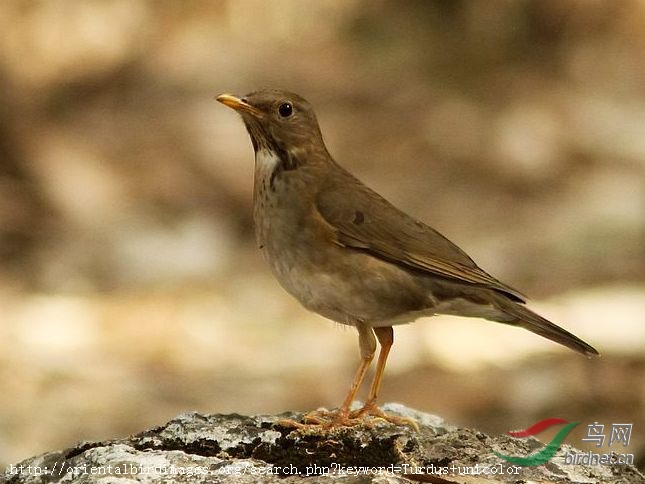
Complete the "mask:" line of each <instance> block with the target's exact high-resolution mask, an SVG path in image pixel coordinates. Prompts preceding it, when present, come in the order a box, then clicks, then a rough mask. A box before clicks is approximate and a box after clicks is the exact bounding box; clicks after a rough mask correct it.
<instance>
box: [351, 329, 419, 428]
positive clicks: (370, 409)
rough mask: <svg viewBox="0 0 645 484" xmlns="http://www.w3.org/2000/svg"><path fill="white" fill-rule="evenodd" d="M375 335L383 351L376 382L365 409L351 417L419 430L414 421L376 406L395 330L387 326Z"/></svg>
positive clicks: (375, 375) (373, 383)
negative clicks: (370, 419)
mask: <svg viewBox="0 0 645 484" xmlns="http://www.w3.org/2000/svg"><path fill="white" fill-rule="evenodd" d="M374 333H375V334H376V337H377V338H378V341H379V343H380V344H381V350H380V351H379V354H378V361H377V362H376V373H375V374H374V380H372V386H371V387H370V392H369V394H368V396H367V401H366V402H365V405H363V408H361V409H360V410H357V411H356V412H352V414H351V417H353V418H360V417H364V416H370V417H375V418H377V419H382V420H385V421H387V422H390V423H393V424H395V425H410V426H411V427H413V428H415V429H417V430H418V425H417V423H416V422H415V421H414V420H412V419H409V418H405V417H397V416H394V415H388V414H386V413H385V412H384V411H383V410H381V409H380V408H378V406H377V405H376V399H377V397H378V392H379V390H380V388H381V381H382V380H383V373H384V372H385V364H386V363H387V357H388V355H389V354H390V349H391V348H392V345H393V344H394V330H393V329H392V326H385V327H379V328H374Z"/></svg>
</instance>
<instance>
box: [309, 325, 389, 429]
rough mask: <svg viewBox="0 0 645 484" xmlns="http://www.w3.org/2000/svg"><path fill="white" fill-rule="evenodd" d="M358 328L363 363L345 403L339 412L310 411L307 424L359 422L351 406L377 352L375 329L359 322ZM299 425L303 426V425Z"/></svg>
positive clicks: (347, 424) (346, 424) (326, 424)
mask: <svg viewBox="0 0 645 484" xmlns="http://www.w3.org/2000/svg"><path fill="white" fill-rule="evenodd" d="M356 329H357V330H358V345H359V347H360V351H361V363H360V365H359V366H358V369H357V370H356V373H355V375H354V379H353V380H352V385H351V387H350V388H349V392H348V393H347V396H346V397H345V400H343V404H342V405H341V406H340V408H339V409H338V411H337V412H328V411H319V410H314V411H313V412H309V413H308V414H307V415H305V417H304V420H305V426H306V425H307V424H313V425H321V426H323V427H339V426H351V425H356V424H358V423H359V421H358V420H356V419H352V418H350V416H349V408H350V407H351V405H352V402H353V401H354V398H355V397H356V393H357V392H358V390H359V388H360V387H361V384H362V383H363V380H364V379H365V373H367V370H368V369H369V367H370V364H371V363H372V360H373V359H374V353H375V352H376V338H375V337H374V331H373V330H372V328H371V327H369V326H366V325H364V324H362V323H357V324H356ZM299 427H301V428H302V426H299Z"/></svg>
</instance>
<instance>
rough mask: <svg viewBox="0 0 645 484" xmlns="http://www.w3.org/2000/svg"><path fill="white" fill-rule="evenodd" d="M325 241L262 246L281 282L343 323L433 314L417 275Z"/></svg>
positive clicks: (381, 321)
mask: <svg viewBox="0 0 645 484" xmlns="http://www.w3.org/2000/svg"><path fill="white" fill-rule="evenodd" d="M327 244H329V245H327ZM327 244H323V245H322V247H321V246H320V245H319V244H311V243H308V242H304V243H302V244H296V246H295V247H294V246H291V247H288V248H286V247H284V248H282V250H279V249H278V250H277V251H275V252H274V250H272V249H271V247H269V246H267V247H265V249H266V250H265V256H266V258H267V259H268V261H269V264H270V265H271V269H272V271H273V273H274V274H275V276H276V278H277V279H278V281H279V282H280V284H281V285H282V286H283V287H284V288H285V289H286V290H287V291H288V292H289V293H290V294H292V295H293V296H294V297H295V298H296V299H298V301H300V303H301V304H302V305H303V306H305V307H306V308H307V309H309V310H311V311H314V312H316V313H318V314H320V315H322V316H325V317H327V318H329V319H331V320H333V321H336V322H339V323H342V324H355V323H356V322H357V321H362V322H364V323H367V324H368V325H371V326H389V325H392V324H403V323H407V322H410V321H413V320H414V319H416V318H418V317H420V316H422V315H428V314H432V310H431V308H432V306H433V305H434V303H433V301H432V299H431V297H430V296H429V294H428V291H427V288H426V287H424V286H425V285H424V284H423V281H422V280H420V279H417V277H418V276H415V275H413V274H411V273H409V272H408V271H406V270H404V269H402V268H400V267H398V266H396V265H394V264H391V263H389V262H386V261H383V260H380V259H377V258H375V257H372V256H370V255H367V254H364V253H361V252H358V251H354V250H352V249H347V248H344V247H340V246H335V245H332V244H331V243H330V242H328V243H327ZM323 247H324V248H323ZM274 249H277V248H274Z"/></svg>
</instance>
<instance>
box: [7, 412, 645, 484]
mask: <svg viewBox="0 0 645 484" xmlns="http://www.w3.org/2000/svg"><path fill="white" fill-rule="evenodd" d="M386 409H387V410H388V411H389V412H391V413H394V414H397V415H401V416H407V417H412V418H414V419H416V420H417V422H418V423H419V427H420V429H419V431H415V430H413V429H412V428H410V427H397V426H393V425H390V424H387V423H376V424H375V425H373V426H372V427H368V426H361V427H358V428H341V429H337V430H333V431H321V430H319V429H318V430H309V429H308V430H306V431H294V430H293V428H291V427H289V426H288V425H285V422H284V420H285V419H292V420H299V419H301V418H302V415H301V414H297V413H284V414H281V415H260V416H255V417H246V416H242V415H235V414H233V415H201V414H198V413H187V414H183V415H180V416H178V417H176V418H175V419H173V420H171V421H170V422H168V423H166V424H165V425H162V426H160V427H157V428H153V429H150V430H146V431H144V432H142V433H140V434H137V435H133V436H131V437H128V438H125V439H118V440H110V441H105V442H81V443H79V444H77V445H76V446H74V447H72V448H69V449H66V450H63V451H57V452H49V453H47V454H43V455H40V456H38V457H33V458H31V459H27V460H25V461H23V462H21V463H19V464H16V465H12V466H10V467H9V468H8V469H7V471H6V473H5V475H4V479H2V478H0V480H5V481H6V482H8V483H9V484H45V483H65V482H74V483H76V482H79V483H100V484H126V483H141V482H142V483H155V484H157V483H184V482H185V483H197V484H199V483H227V484H229V483H236V484H237V483H239V484H246V483H257V482H263V483H282V484H291V483H296V482H297V483H301V484H305V483H306V484H318V483H331V482H334V483H339V484H367V483H373V484H396V483H416V482H431V483H465V484H472V483H497V482H512V483H518V484H519V483H525V484H528V483H556V482H557V483H587V484H595V483H616V484H618V483H620V484H630V483H641V484H642V483H643V482H645V477H644V476H643V475H642V474H641V473H639V472H638V470H636V469H635V468H634V467H633V466H630V465H572V464H566V463H565V458H564V456H565V453H566V452H576V451H575V449H573V448H572V447H569V446H566V445H565V446H563V448H562V449H560V450H559V451H558V453H557V454H556V456H555V457H554V458H553V459H551V461H549V462H548V463H546V464H544V465H540V466H536V467H515V466H513V465H511V464H510V463H508V462H506V461H504V460H502V459H500V458H499V457H497V456H496V455H495V454H493V452H492V451H493V450H497V451H499V452H501V453H504V454H507V455H509V454H510V455H522V456H526V455H529V454H532V453H534V452H536V451H537V450H539V449H540V448H542V447H543V445H542V444H540V443H539V442H538V441H537V440H535V439H532V438H528V439H514V438H511V437H508V436H497V437H491V436H488V435H486V434H483V433H482V432H479V431H477V430H473V429H466V428H457V427H452V426H449V425H445V424H444V423H443V422H442V420H441V419H440V418H439V417H436V416H433V415H428V414H424V413H420V412H417V411H415V410H411V409H409V408H406V407H403V406H401V405H395V404H389V405H387V406H386ZM464 471H468V474H465V473H464Z"/></svg>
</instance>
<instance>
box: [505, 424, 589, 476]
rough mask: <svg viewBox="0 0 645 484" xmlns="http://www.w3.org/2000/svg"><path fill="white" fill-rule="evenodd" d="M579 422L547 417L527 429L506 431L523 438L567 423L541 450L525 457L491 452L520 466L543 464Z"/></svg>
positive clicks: (512, 435)
mask: <svg viewBox="0 0 645 484" xmlns="http://www.w3.org/2000/svg"><path fill="white" fill-rule="evenodd" d="M579 423H580V422H568V421H566V420H564V419H561V418H547V419H544V420H540V421H539V422H537V423H535V424H533V425H531V426H530V427H529V428H528V429H525V430H519V431H516V432H506V433H507V434H508V435H510V436H511V437H517V438H524V437H530V436H533V435H537V434H539V433H541V432H544V431H545V430H546V429H548V428H550V427H553V426H554V425H560V424H567V425H565V426H564V427H562V428H561V429H560V430H559V431H558V433H557V434H555V437H553V439H552V440H551V442H549V443H548V444H546V445H545V446H544V448H543V449H542V450H540V451H539V452H536V453H535V454H531V455H529V456H526V457H519V456H510V455H504V454H500V453H499V452H495V451H493V453H494V454H495V455H496V456H497V457H501V458H502V459H504V460H507V461H509V462H511V463H513V464H516V465H520V466H528V467H531V466H539V465H540V464H544V463H545V462H548V461H549V460H550V459H551V458H552V457H553V456H554V455H555V453H556V452H557V451H558V449H559V448H560V445H562V441H563V440H564V439H565V437H566V436H567V435H569V432H571V430H573V428H574V427H575V426H576V425H578V424H579Z"/></svg>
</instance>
